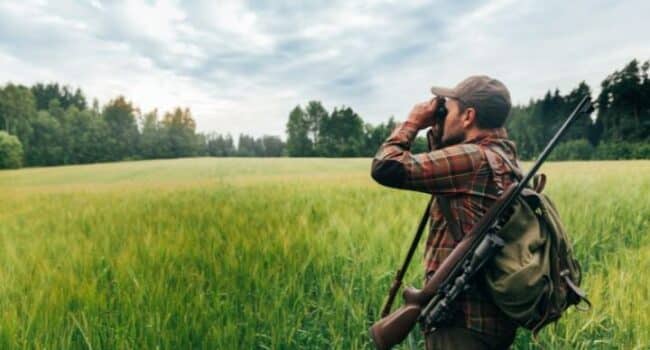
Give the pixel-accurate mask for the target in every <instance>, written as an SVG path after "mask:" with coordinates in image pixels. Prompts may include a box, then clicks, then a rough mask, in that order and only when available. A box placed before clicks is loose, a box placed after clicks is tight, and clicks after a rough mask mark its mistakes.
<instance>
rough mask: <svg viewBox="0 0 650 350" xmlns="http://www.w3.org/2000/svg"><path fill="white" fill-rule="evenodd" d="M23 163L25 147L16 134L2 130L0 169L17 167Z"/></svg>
mask: <svg viewBox="0 0 650 350" xmlns="http://www.w3.org/2000/svg"><path fill="white" fill-rule="evenodd" d="M22 165H23V147H22V145H21V144H20V140H18V138H17V137H16V136H14V135H9V134H8V133H7V132H5V131H0V169H16V168H20V167H21V166H22Z"/></svg>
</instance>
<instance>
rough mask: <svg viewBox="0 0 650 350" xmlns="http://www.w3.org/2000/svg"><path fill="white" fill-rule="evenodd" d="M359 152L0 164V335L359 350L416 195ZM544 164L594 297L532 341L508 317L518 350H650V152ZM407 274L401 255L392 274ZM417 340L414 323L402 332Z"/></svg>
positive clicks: (52, 341) (8, 338)
mask: <svg viewBox="0 0 650 350" xmlns="http://www.w3.org/2000/svg"><path fill="white" fill-rule="evenodd" d="M369 166H370V161H369V160H368V159H185V160H168V161H143V162H131V163H117V164H99V165H89V166H74V167H60V168H36V169H25V170H19V171H3V172H0V193H1V200H0V348H2V349H23V348H24V349H157V348H159V349H251V348H261V349H265V348H267V349H289V348H301V349H302V348H307V349H311V348H340V349H355V348H370V344H369V340H368V337H367V328H368V326H369V325H370V324H371V323H372V322H373V321H375V320H376V319H377V316H378V314H379V311H380V307H381V305H382V302H383V300H384V297H385V294H386V292H387V290H388V287H389V285H390V282H391V281H392V278H393V274H394V270H395V268H397V267H398V265H399V264H400V263H401V259H402V258H403V256H404V254H405V252H406V249H407V247H408V244H409V243H410V240H411V238H412V236H411V235H412V234H413V232H414V230H415V228H416V225H417V221H418V217H419V216H420V213H421V211H422V210H423V209H424V206H425V205H426V201H427V196H426V195H424V194H419V193H415V192H405V191H397V190H391V189H387V188H382V187H380V186H379V185H376V184H375V183H373V181H372V180H371V179H370V177H369ZM543 171H544V172H546V173H547V174H548V176H549V183H548V185H547V192H548V193H550V194H551V195H552V197H553V198H554V200H555V201H556V204H557V205H558V207H559V208H558V209H559V210H560V213H561V215H562V216H563V218H564V220H565V223H566V226H567V228H568V230H569V231H570V232H571V234H572V238H573V241H574V245H575V249H576V251H577V255H578V257H579V259H580V261H581V262H582V265H583V267H584V270H585V271H584V272H585V280H584V284H583V285H584V287H585V288H586V289H587V291H588V292H589V294H590V299H591V301H592V302H593V304H594V307H593V309H592V310H591V311H589V312H586V313H582V312H573V311H572V312H570V313H569V314H568V315H567V316H566V317H564V318H563V319H562V320H561V321H560V322H559V323H558V324H557V325H555V326H550V327H548V328H547V329H545V330H544V331H543V332H542V333H541V335H540V337H539V339H538V340H536V341H535V340H533V339H532V338H531V336H530V334H528V333H527V332H524V331H521V332H520V333H519V335H518V338H517V342H516V346H515V348H516V349H537V348H546V349H551V348H552V349H562V348H566V349H594V348H596V349H647V348H650V332H649V331H648V330H649V329H650V306H649V305H650V303H649V302H648V300H649V298H650V277H648V271H650V250H649V249H648V248H650V238H649V237H648V233H650V232H649V231H650V229H649V228H648V223H649V221H650V218H649V217H650V162H649V161H630V162H594V163H588V162H585V163H581V162H565V163H549V164H547V165H545V166H544V167H543ZM421 248H422V247H421ZM421 253H422V250H421V249H420V252H419V254H420V255H419V256H420V257H421ZM421 277H422V267H421V264H418V262H417V261H416V262H415V263H414V264H413V266H412V267H411V269H410V271H409V274H408V276H407V282H408V283H412V284H415V285H420V284H421V279H422V278H421ZM421 342H422V339H421V336H420V335H419V334H418V332H417V331H414V332H413V333H412V335H411V336H410V337H409V339H408V340H407V341H406V342H405V343H404V344H403V345H402V346H401V347H400V348H402V349H409V348H416V347H421V346H422V344H421Z"/></svg>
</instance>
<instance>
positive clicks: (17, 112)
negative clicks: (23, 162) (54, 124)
mask: <svg viewBox="0 0 650 350" xmlns="http://www.w3.org/2000/svg"><path fill="white" fill-rule="evenodd" d="M35 106H36V105H35V102H34V96H32V93H31V92H30V91H29V89H28V88H26V87H25V86H22V85H14V84H7V85H6V86H5V87H3V88H0V130H5V131H6V132H7V133H9V134H12V135H15V136H16V137H18V139H19V140H20V142H21V143H22V147H23V148H24V149H25V150H28V149H29V140H30V138H31V133H32V126H31V124H32V121H33V120H34V119H35V118H36V107H35Z"/></svg>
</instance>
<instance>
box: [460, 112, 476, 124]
mask: <svg viewBox="0 0 650 350" xmlns="http://www.w3.org/2000/svg"><path fill="white" fill-rule="evenodd" d="M461 122H462V123H463V128H465V129H469V128H471V127H472V125H474V124H476V110H475V109H474V108H472V107H468V108H467V109H466V110H465V113H463V116H462V120H461Z"/></svg>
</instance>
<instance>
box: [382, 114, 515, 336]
mask: <svg viewBox="0 0 650 350" xmlns="http://www.w3.org/2000/svg"><path fill="white" fill-rule="evenodd" d="M417 132H418V130H417V127H416V126H415V125H414V124H412V123H410V122H405V123H402V124H400V125H398V126H397V127H396V128H395V130H394V131H393V132H392V134H391V135H390V136H389V138H388V139H387V140H386V141H385V142H384V143H383V144H382V145H381V147H380V148H379V151H378V152H377V154H376V155H375V158H374V160H373V162H372V177H373V178H374V179H375V180H376V181H377V182H379V183H381V184H382V185H385V186H389V187H394V188H401V189H407V190H414V191H419V192H425V193H431V194H435V195H445V196H446V197H447V198H448V199H449V203H450V207H451V214H452V216H453V217H454V218H455V219H456V222H457V223H458V224H459V226H460V228H461V230H462V233H463V235H465V234H468V233H469V231H470V230H471V229H472V227H473V226H474V225H475V224H476V222H477V221H478V220H479V218H480V217H481V216H482V215H483V214H484V213H485V212H486V211H487V209H488V208H489V207H490V205H491V204H492V203H493V202H494V200H495V199H496V198H497V197H498V196H499V193H500V191H501V190H503V188H501V187H502V186H508V185H510V183H512V178H511V174H510V172H511V171H510V169H509V168H508V167H507V165H506V164H504V162H503V161H502V160H501V159H500V158H499V157H493V158H492V159H493V164H492V167H491V166H490V163H489V162H488V158H487V156H486V153H485V148H484V147H482V146H490V147H491V148H493V147H500V148H501V149H502V150H503V151H504V153H505V154H506V155H507V156H508V157H509V158H510V160H511V161H512V162H513V163H514V164H517V163H516V149H515V145H514V143H513V142H512V141H510V140H508V139H507V133H506V131H505V129H495V130H492V131H491V132H490V133H489V134H488V135H484V136H483V137H480V138H476V139H471V140H467V141H465V142H463V143H461V144H457V145H453V146H449V147H445V148H442V149H439V150H434V151H432V152H427V153H420V154H412V153H411V152H409V149H410V146H411V145H412V143H413V140H414V139H415V137H416V135H417ZM495 159H498V161H495ZM493 168H494V169H493ZM497 180H499V181H497ZM498 182H500V183H501V186H500V185H499V184H498ZM456 244H457V242H456V241H454V239H453V236H452V234H451V232H450V231H449V230H448V229H447V224H446V222H445V219H444V217H443V215H442V213H441V211H440V209H439V207H438V204H437V203H436V202H435V201H434V203H433V205H432V207H431V225H430V231H429V236H428V238H427V243H426V250H425V258H424V265H425V271H426V275H427V276H430V275H431V274H432V273H433V272H434V271H435V270H436V269H437V268H438V266H440V264H441V263H442V261H443V260H444V259H445V258H446V257H447V256H449V254H450V253H451V251H452V250H453V248H454V247H455V246H456ZM456 304H457V305H456V306H455V316H454V320H453V321H452V325H454V326H460V327H465V328H469V329H472V330H475V331H478V332H482V333H486V334H493V335H506V334H508V333H509V332H514V331H515V330H516V327H517V326H516V323H514V321H513V320H511V319H510V318H508V317H507V316H506V315H504V314H503V313H502V312H501V310H499V309H498V308H497V306H496V305H494V304H493V303H492V302H491V301H490V299H489V297H488V295H487V294H486V293H485V292H484V287H483V286H482V285H481V282H480V281H475V282H474V283H473V285H472V288H470V290H469V291H467V292H466V293H463V294H462V295H461V296H460V298H459V300H458V302H457V303H456Z"/></svg>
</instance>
